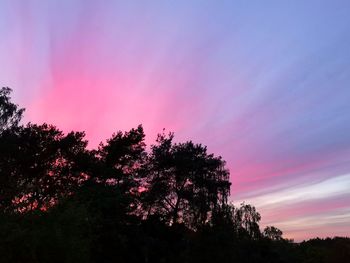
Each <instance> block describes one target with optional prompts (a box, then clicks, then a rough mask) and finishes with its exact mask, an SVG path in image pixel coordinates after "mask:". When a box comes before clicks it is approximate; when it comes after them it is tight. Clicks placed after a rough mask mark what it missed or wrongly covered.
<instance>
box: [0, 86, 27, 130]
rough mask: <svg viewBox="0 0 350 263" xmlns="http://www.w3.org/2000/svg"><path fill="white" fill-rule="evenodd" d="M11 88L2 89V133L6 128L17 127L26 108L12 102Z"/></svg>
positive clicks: (0, 93) (0, 120) (0, 119)
mask: <svg viewBox="0 0 350 263" xmlns="http://www.w3.org/2000/svg"><path fill="white" fill-rule="evenodd" d="M11 91H12V90H11V89H10V88H7V87H3V88H1V89H0V135H1V133H2V132H3V131H4V130H7V129H11V128H13V127H16V126H17V125H18V123H19V122H20V120H21V118H22V115H23V112H24V109H20V108H18V105H16V104H14V103H12V102H11V97H10V93H11Z"/></svg>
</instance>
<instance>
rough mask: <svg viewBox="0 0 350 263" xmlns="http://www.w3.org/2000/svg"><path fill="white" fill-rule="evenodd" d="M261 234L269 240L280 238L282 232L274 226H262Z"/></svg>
mask: <svg viewBox="0 0 350 263" xmlns="http://www.w3.org/2000/svg"><path fill="white" fill-rule="evenodd" d="M262 234H263V236H264V237H266V238H268V239H271V240H282V239H283V238H282V234H283V232H282V231H281V230H280V229H278V228H277V227H274V226H267V227H265V228H264V231H263V233H262Z"/></svg>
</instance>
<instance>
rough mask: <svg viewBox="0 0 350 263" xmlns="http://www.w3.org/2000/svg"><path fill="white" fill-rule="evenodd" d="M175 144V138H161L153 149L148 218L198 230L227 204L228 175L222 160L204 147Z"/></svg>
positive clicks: (147, 186)
mask: <svg viewBox="0 0 350 263" xmlns="http://www.w3.org/2000/svg"><path fill="white" fill-rule="evenodd" d="M172 140H173V134H169V135H168V136H166V135H164V134H161V135H159V136H158V139H157V144H156V145H153V146H152V152H151V155H150V161H149V167H148V168H149V169H148V170H147V181H146V185H145V188H146V190H145V191H144V192H143V194H144V196H145V198H144V207H145V210H146V213H147V215H148V216H149V215H157V216H159V217H160V218H162V219H163V220H165V222H167V223H168V224H176V223H184V224H186V225H187V226H189V227H193V228H197V227H199V226H201V225H204V224H206V223H207V222H208V221H209V220H210V218H211V213H212V211H214V210H217V209H219V208H220V207H221V206H222V205H224V204H226V202H227V197H228V195H229V190H230V183H229V172H228V170H227V169H226V168H225V162H224V161H223V160H222V159H221V157H214V155H213V154H207V149H206V147H204V146H202V145H201V144H194V143H192V142H186V143H175V144H173V143H172Z"/></svg>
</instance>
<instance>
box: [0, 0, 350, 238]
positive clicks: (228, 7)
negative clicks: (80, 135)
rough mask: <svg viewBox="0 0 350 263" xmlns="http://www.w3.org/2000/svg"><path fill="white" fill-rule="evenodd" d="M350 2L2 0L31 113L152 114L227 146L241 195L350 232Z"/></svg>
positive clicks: (283, 220) (300, 233) (8, 46)
mask: <svg viewBox="0 0 350 263" xmlns="http://www.w3.org/2000/svg"><path fill="white" fill-rule="evenodd" d="M349 13H350V1H348V0H344V1H339V0H328V1H327V0H324V1H323V0H317V1H314V0H309V1H304V0H295V1H281V0H276V1H273V0H266V1H260V0H251V1H245V0H241V1H235V0H230V1H226V0H220V1H218V0H213V1H204V0H198V1H197V0H184V1H181V0H177V1H173V0H161V1H156V0H152V1H141V0H140V1H136V0H135V1H126V0H125V1H97V0H96V1H89V0H81V1H79V0H52V1H50V0H47V1H40V0H26V1H24V0H22V1H21V0H1V1H0V36H1V38H2V39H1V41H0V61H1V63H0V85H1V86H8V87H11V88H12V89H13V100H14V101H15V102H16V103H18V104H20V105H21V106H22V107H25V108H26V112H25V121H31V122H34V123H42V122H48V123H51V124H55V125H57V126H58V127H59V128H61V129H63V130H64V131H70V130H79V131H86V135H87V138H88V139H89V142H90V144H89V145H90V147H95V146H96V145H97V144H98V143H99V142H100V141H104V140H105V139H107V138H109V137H110V136H111V134H112V133H113V132H116V131H118V130H123V131H125V130H129V129H131V128H133V127H136V126H137V125H138V124H142V125H143V127H144V129H145V132H146V135H147V143H148V144H151V143H152V142H154V140H155V138H156V134H157V133H159V132H161V131H162V130H163V128H165V129H166V130H167V131H173V132H174V133H175V138H176V140H177V141H186V140H193V141H194V142H199V143H202V144H204V145H207V146H208V150H209V152H213V153H215V154H216V155H221V156H222V157H223V158H224V159H225V160H226V162H227V167H228V168H229V169H230V172H231V181H232V189H231V201H232V202H234V203H235V204H239V203H241V202H243V201H245V202H246V203H251V204H253V205H255V206H256V208H257V209H258V211H260V213H261V215H262V226H265V225H274V226H276V227H278V228H280V229H282V231H283V232H284V236H285V237H287V238H293V239H295V240H296V241H301V240H303V239H309V238H312V237H316V236H319V237H327V236H337V235H338V236H350V104H349V101H350V86H349V85H350V49H349V47H350V16H349Z"/></svg>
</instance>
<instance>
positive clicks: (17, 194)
mask: <svg viewBox="0 0 350 263" xmlns="http://www.w3.org/2000/svg"><path fill="white" fill-rule="evenodd" d="M86 145H87V142H86V141H85V140H84V133H78V132H71V133H68V134H67V135H64V134H63V133H62V131H60V130H58V129H57V128H56V127H54V126H51V125H47V124H43V125H35V124H28V125H27V126H25V127H20V128H18V129H17V131H16V132H12V131H10V130H7V131H4V132H3V133H2V134H1V136H0V147H1V148H3V149H6V151H1V152H0V189H1V190H0V207H1V209H4V210H12V211H18V212H24V211H32V210H36V209H47V208H49V207H50V206H52V205H54V204H55V202H56V201H57V200H58V199H59V198H61V197H63V196H66V195H69V194H71V193H73V191H74V190H75V189H77V187H78V186H79V184H80V183H81V182H82V181H84V180H85V179H86V177H87V174H85V173H84V171H83V167H84V161H86V156H87V155H88V152H87V151H86V149H85V148H86Z"/></svg>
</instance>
